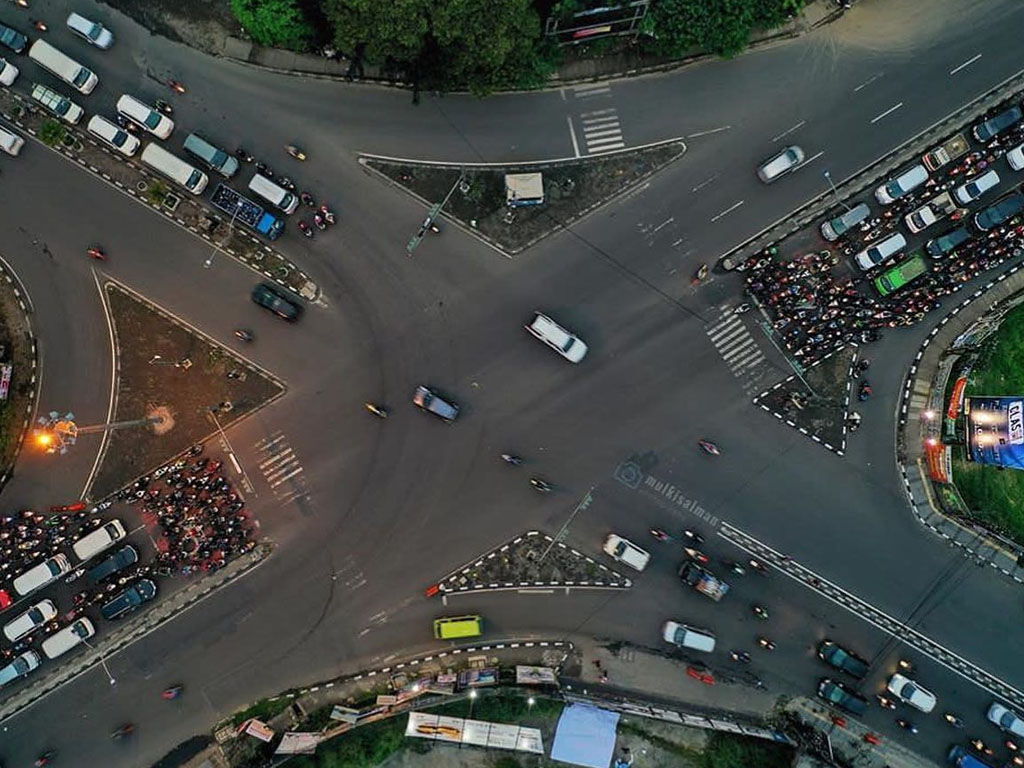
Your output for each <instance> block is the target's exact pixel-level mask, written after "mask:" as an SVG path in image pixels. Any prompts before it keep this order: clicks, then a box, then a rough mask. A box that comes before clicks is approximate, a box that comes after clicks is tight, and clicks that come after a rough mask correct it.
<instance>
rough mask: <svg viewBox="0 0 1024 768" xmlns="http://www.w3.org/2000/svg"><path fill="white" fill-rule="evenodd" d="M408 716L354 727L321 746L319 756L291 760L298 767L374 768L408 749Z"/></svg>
mask: <svg viewBox="0 0 1024 768" xmlns="http://www.w3.org/2000/svg"><path fill="white" fill-rule="evenodd" d="M405 721H406V718H404V717H393V718H390V719H388V720H381V721H380V722H376V723H371V724H370V725H364V726H362V727H360V728H353V729H352V730H351V731H348V732H346V733H343V734H341V735H340V736H338V737H337V738H334V739H331V740H330V741H325V742H324V743H323V744H320V745H319V746H318V747H317V750H316V754H315V755H302V756H299V757H296V758H294V759H292V760H291V761H289V765H290V766H294V768H372V766H375V765H379V764H380V763H382V762H384V760H386V759H387V758H389V757H391V755H393V754H394V753H395V752H398V751H399V750H400V749H402V747H404V746H405Z"/></svg>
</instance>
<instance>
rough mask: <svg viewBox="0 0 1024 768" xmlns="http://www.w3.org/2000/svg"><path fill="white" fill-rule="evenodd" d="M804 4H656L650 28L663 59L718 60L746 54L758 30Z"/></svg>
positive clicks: (697, 0) (674, 0) (703, 0)
mask: <svg viewBox="0 0 1024 768" xmlns="http://www.w3.org/2000/svg"><path fill="white" fill-rule="evenodd" d="M803 5H804V0H656V1H655V2H653V3H652V4H651V10H650V21H649V26H648V27H647V28H648V29H649V30H650V31H652V32H653V34H654V36H655V38H656V42H655V43H654V45H653V47H654V48H655V49H656V50H657V51H658V52H659V53H662V54H664V55H668V56H682V55H684V54H686V53H688V52H690V51H693V50H694V49H698V50H703V51H708V52H709V53H715V54H718V55H719V56H727V57H728V56H735V55H736V54H737V53H739V52H740V51H742V50H743V48H744V47H746V45H747V41H748V39H749V38H750V33H751V32H752V31H753V30H755V29H770V28H772V27H776V26H778V25H779V24H781V23H782V22H784V21H785V20H786V19H787V18H789V17H790V16H791V15H793V14H795V13H797V12H799V11H800V9H801V8H802V7H803Z"/></svg>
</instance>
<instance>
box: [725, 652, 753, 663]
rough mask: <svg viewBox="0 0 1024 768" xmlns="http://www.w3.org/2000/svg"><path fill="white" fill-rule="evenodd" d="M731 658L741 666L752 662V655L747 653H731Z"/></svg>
mask: <svg viewBox="0 0 1024 768" xmlns="http://www.w3.org/2000/svg"><path fill="white" fill-rule="evenodd" d="M729 656H730V657H731V658H732V660H733V661H738V662H740V663H741V664H746V663H748V662H749V661H750V654H749V653H747V652H746V651H730V652H729Z"/></svg>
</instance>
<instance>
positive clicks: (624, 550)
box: [604, 533, 651, 571]
mask: <svg viewBox="0 0 1024 768" xmlns="http://www.w3.org/2000/svg"><path fill="white" fill-rule="evenodd" d="M604 551H605V553H606V554H608V555H610V556H611V557H612V559H614V560H617V561H619V562H620V563H625V564H626V565H628V566H629V567H630V568H634V569H636V570H638V571H642V570H643V569H644V568H646V567H647V563H649V562H650V561H651V556H650V554H649V553H648V552H647V551H646V550H643V549H641V548H640V547H638V546H637V545H636V544H634V543H633V542H632V541H630V540H629V539H624V538H623V537H622V536H619V535H617V534H614V533H609V534H608V538H607V539H605V540H604Z"/></svg>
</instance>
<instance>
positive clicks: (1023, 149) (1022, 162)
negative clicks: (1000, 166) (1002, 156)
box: [1006, 144, 1024, 171]
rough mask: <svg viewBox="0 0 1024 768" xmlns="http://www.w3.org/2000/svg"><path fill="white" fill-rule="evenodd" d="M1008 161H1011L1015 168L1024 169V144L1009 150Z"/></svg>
mask: <svg viewBox="0 0 1024 768" xmlns="http://www.w3.org/2000/svg"><path fill="white" fill-rule="evenodd" d="M1006 162H1007V163H1009V165H1010V167H1011V168H1012V169H1013V170H1015V171H1024V144H1018V145H1017V146H1016V147H1014V148H1013V149H1011V150H1010V151H1009V152H1007V153H1006Z"/></svg>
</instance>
